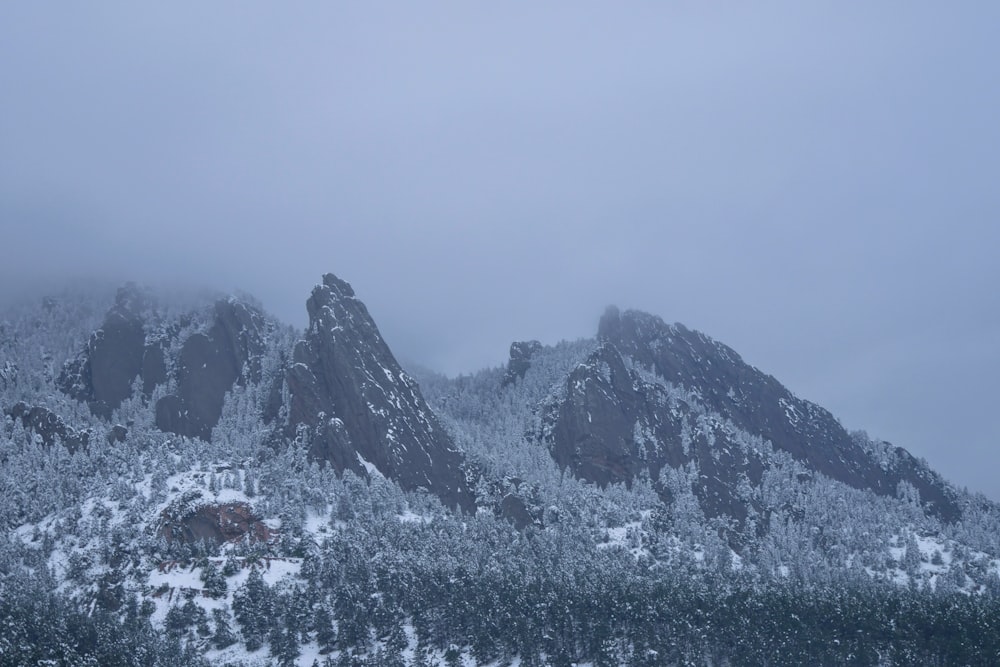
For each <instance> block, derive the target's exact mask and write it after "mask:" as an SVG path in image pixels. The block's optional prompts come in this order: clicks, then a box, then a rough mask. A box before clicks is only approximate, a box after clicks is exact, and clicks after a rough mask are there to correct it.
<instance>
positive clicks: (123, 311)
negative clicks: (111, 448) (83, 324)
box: [56, 285, 270, 440]
mask: <svg viewBox="0 0 1000 667" xmlns="http://www.w3.org/2000/svg"><path fill="white" fill-rule="evenodd" d="M195 315H196V313H189V314H186V315H183V316H181V317H180V318H179V320H178V321H176V322H172V323H169V324H164V323H163V322H160V321H159V320H158V316H157V315H156V313H155V310H154V308H153V305H152V303H151V300H150V299H148V298H147V297H146V295H145V294H144V293H143V292H142V291H141V290H139V289H138V288H136V287H135V286H134V285H128V286H126V287H123V288H122V289H120V290H118V295H117V297H116V299H115V305H114V306H113V307H112V308H111V310H110V311H108V314H107V316H106V317H105V319H104V323H103V324H102V325H101V328H100V329H98V330H97V331H95V332H94V333H93V334H92V335H91V337H90V340H89V341H88V343H87V346H86V347H85V348H84V350H82V351H81V352H80V354H79V355H78V356H77V357H76V358H75V359H73V360H71V361H70V362H68V363H67V364H66V365H65V367H64V368H63V370H62V373H61V374H60V376H59V378H58V380H57V381H56V384H57V386H58V387H59V388H60V389H61V390H62V391H63V392H65V393H67V394H69V395H70V396H72V397H73V398H76V399H77V400H81V401H85V402H86V403H87V405H88V406H89V407H90V410H91V412H93V413H94V414H95V415H98V416H100V417H103V418H105V419H110V418H111V415H112V412H113V411H114V410H115V409H117V408H118V407H119V406H120V405H121V404H122V402H123V401H124V400H125V399H127V398H129V397H131V396H132V394H133V386H134V384H135V383H136V382H139V383H140V384H141V387H142V389H141V391H142V393H143V395H144V396H145V397H147V398H149V397H151V396H152V394H153V391H154V390H155V389H156V387H157V386H159V385H163V384H166V383H167V382H169V381H171V380H173V381H174V383H173V384H174V386H175V387H176V389H175V390H174V391H173V392H172V393H171V394H168V395H166V396H163V397H162V398H160V399H159V400H158V401H157V402H156V405H155V416H156V425H157V427H158V428H159V429H160V430H162V431H165V432H169V433H176V434H177V435H183V436H187V437H191V438H201V439H203V440H208V439H209V438H211V435H212V428H213V427H215V425H216V424H217V423H218V422H219V417H220V416H221V414H222V404H223V401H224V399H225V395H226V392H228V391H229V390H230V389H232V388H233V386H234V385H236V384H241V385H242V384H244V383H246V382H259V381H260V379H261V378H260V375H261V364H260V359H261V355H262V353H263V351H264V346H265V342H266V339H267V334H268V331H269V326H270V325H269V323H268V322H267V321H266V319H265V318H264V316H263V314H262V313H260V311H258V310H257V309H255V308H253V307H252V306H249V305H247V304H245V303H242V302H240V301H238V300H236V299H222V300H219V301H216V302H215V303H214V305H213V306H212V308H211V312H210V314H209V322H208V326H207V330H206V331H204V332H196V333H192V334H190V335H188V336H187V337H186V338H183V334H182V332H183V331H185V330H186V329H187V327H189V325H191V323H192V321H193V320H194V318H195ZM171 369H173V370H171Z"/></svg>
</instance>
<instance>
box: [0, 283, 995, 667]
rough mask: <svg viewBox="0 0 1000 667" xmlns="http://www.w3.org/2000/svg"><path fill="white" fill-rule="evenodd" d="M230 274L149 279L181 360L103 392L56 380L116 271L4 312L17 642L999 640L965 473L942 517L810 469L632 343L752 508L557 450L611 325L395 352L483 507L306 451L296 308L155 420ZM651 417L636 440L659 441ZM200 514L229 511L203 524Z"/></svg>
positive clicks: (567, 660) (291, 653)
mask: <svg viewBox="0 0 1000 667" xmlns="http://www.w3.org/2000/svg"><path fill="white" fill-rule="evenodd" d="M214 298H215V297H212V298H209V299H206V300H205V301H204V302H203V303H201V304H200V305H196V306H192V305H190V303H189V302H186V303H185V304H184V305H183V306H175V305H172V304H170V303H168V302H160V303H159V304H158V305H157V306H156V308H157V310H156V312H157V318H158V319H157V320H156V326H157V327H159V329H158V331H163V332H167V333H169V336H170V337H169V338H167V337H166V336H167V334H164V337H163V338H162V340H166V341H168V342H167V343H165V344H164V349H166V350H167V354H166V355H165V359H166V363H167V368H166V372H165V373H164V377H166V378H168V379H167V380H166V381H165V382H164V383H163V384H162V385H158V386H155V387H152V388H147V389H148V391H146V390H144V389H143V387H142V386H141V384H142V383H141V382H139V381H136V383H135V387H134V388H133V390H132V391H131V392H130V394H129V396H128V397H127V398H126V399H124V400H123V401H122V402H121V404H120V405H118V406H116V407H114V408H113V410H112V411H111V414H110V417H109V418H105V417H104V416H102V415H99V414H95V413H94V411H93V410H92V409H89V408H88V406H87V405H86V403H85V402H82V401H80V400H77V399H76V398H74V397H72V396H70V395H68V394H67V393H66V392H65V391H61V390H60V389H58V387H57V382H58V378H59V375H60V373H61V372H62V370H63V368H64V367H65V366H66V364H67V363H72V362H73V360H74V359H76V358H77V355H78V354H79V351H80V349H81V346H83V345H85V344H86V342H87V341H88V339H91V338H90V337H91V335H92V334H91V332H93V331H94V330H95V329H97V328H98V327H100V326H101V321H102V318H104V316H105V313H106V311H107V310H108V309H109V308H111V307H112V305H113V300H112V298H111V297H110V296H107V297H102V296H100V295H95V294H93V293H91V292H85V293H81V292H77V293H73V292H67V293H64V294H57V295H54V296H52V297H49V298H46V299H45V300H44V301H43V300H40V299H34V300H31V301H26V302H25V303H24V304H22V305H21V306H18V307H15V308H12V309H10V310H8V311H7V312H6V313H4V314H3V315H0V407H2V408H3V409H4V411H5V416H4V421H3V427H2V429H0V529H2V531H3V532H2V537H0V629H2V631H0V664H3V665H26V664H66V665H79V664H83V665H87V664H92V665H119V664H120V665H188V664H220V665H221V664H232V665H240V664H244V665H248V666H249V665H255V664H282V665H286V664H304V665H311V664H313V663H315V664H318V665H326V664H330V665H430V664H446V665H458V664H465V665H473V664H475V665H505V664H520V665H573V664H592V665H619V664H627V665H702V664H707V665H727V664H730V665H801V664H831V665H841V664H843V665H880V664H887V665H888V664H893V665H934V664H940V665H964V664H971V665H991V664H997V663H998V662H1000V576H998V573H1000V512H998V510H997V507H996V506H995V505H994V504H993V503H991V502H989V501H987V500H986V499H985V498H983V497H981V496H977V495H973V494H969V493H967V492H964V491H960V490H957V489H954V490H953V491H954V494H955V498H957V501H956V502H957V506H958V507H959V508H960V510H961V518H960V519H959V520H948V518H947V517H942V516H938V515H936V514H935V513H934V512H931V511H928V509H927V506H926V503H924V502H923V501H922V498H921V496H920V494H919V493H918V491H917V489H915V488H914V487H913V486H912V485H910V484H908V483H906V482H900V483H899V484H898V487H897V488H896V489H895V493H893V494H885V493H876V492H875V491H873V490H871V489H863V488H853V487H851V486H849V485H846V484H844V483H842V482H840V481H836V480H833V479H831V478H829V477H826V476H824V475H822V474H817V473H816V472H815V471H814V470H812V469H810V468H809V467H808V466H807V465H806V464H805V463H803V461H802V460H800V459H797V458H796V457H795V456H793V455H792V454H790V453H788V452H787V451H784V450H781V449H779V448H776V447H774V446H773V445H772V443H770V442H769V441H768V440H766V439H764V438H761V437H760V436H759V435H755V434H753V433H750V432H749V431H747V430H745V429H744V428H742V427H741V426H740V425H739V424H737V423H736V422H735V421H734V419H732V418H729V417H727V416H725V415H722V414H720V413H719V412H718V411H716V410H713V409H712V407H711V405H709V404H708V402H707V400H706V398H705V397H704V396H702V395H700V394H699V393H698V392H696V391H693V390H692V389H691V388H690V387H684V386H681V385H677V384H674V383H672V382H669V381H667V380H666V379H665V378H664V377H662V376H661V375H658V374H657V373H655V372H653V371H651V370H650V368H649V367H647V366H645V365H643V364H642V363H639V362H637V361H635V360H632V359H628V360H626V366H625V371H626V372H627V373H628V374H629V375H628V378H630V379H629V382H632V383H633V384H634V386H635V387H638V388H639V389H641V390H643V391H645V392H646V395H648V396H652V397H654V398H655V401H656V403H655V404H654V403H653V402H652V399H650V404H653V405H655V407H656V408H657V409H662V410H663V411H664V414H670V415H673V417H672V418H673V419H675V420H676V423H677V425H678V426H677V428H678V433H679V434H680V435H679V440H678V442H677V443H672V444H673V445H676V447H677V451H679V452H685V453H687V452H697V451H699V450H698V448H699V447H703V448H704V447H707V445H706V443H717V442H718V443H722V442H724V443H725V446H726V447H727V448H728V449H729V450H731V452H732V453H734V456H735V457H736V458H739V456H745V457H748V458H745V460H750V459H751V458H753V460H755V461H756V460H759V461H763V462H764V463H765V464H766V465H765V466H762V467H761V470H760V476H759V479H758V478H756V477H755V476H754V474H745V475H742V476H740V475H737V478H738V480H739V481H738V483H737V484H736V488H734V489H733V490H732V493H733V497H734V498H738V499H741V501H742V502H743V504H744V505H745V507H746V508H747V512H746V515H745V516H741V517H733V516H729V515H726V514H719V513H717V512H714V511H706V508H709V506H708V505H707V504H706V502H705V496H704V494H703V489H704V485H705V481H704V479H703V474H702V467H703V466H704V465H705V460H704V459H698V458H696V457H695V456H694V455H692V456H691V458H690V460H687V461H686V462H684V463H683V464H681V465H678V466H677V467H671V466H669V465H668V466H664V467H663V468H662V469H657V470H656V473H655V474H653V473H651V472H650V471H649V469H648V468H647V467H643V466H638V467H637V468H636V470H637V472H636V473H635V475H634V476H633V477H632V478H630V479H629V480H628V482H627V483H610V484H606V485H603V486H602V485H599V484H597V483H594V482H590V481H587V480H585V479H581V478H579V477H578V476H576V475H575V474H573V469H572V468H571V467H569V466H565V465H563V466H561V465H560V464H559V463H557V461H556V460H555V459H554V457H553V453H552V447H553V446H554V445H553V444H552V442H551V441H550V440H546V433H548V432H549V431H547V429H549V430H551V423H550V421H548V420H551V419H552V415H553V414H554V408H553V406H558V405H562V404H563V403H561V402H565V401H566V400H567V394H569V393H572V392H573V391H574V387H573V386H572V384H569V385H568V384H567V380H566V378H567V377H569V376H570V375H571V373H572V372H573V371H574V369H578V368H580V367H581V364H586V363H590V361H589V360H591V359H592V358H593V357H592V355H593V353H594V352H595V350H596V349H597V347H598V345H599V344H600V343H599V341H597V340H594V339H584V340H580V341H575V342H564V343H560V344H557V345H554V346H538V347H537V349H536V348H534V347H532V348H531V349H532V352H531V357H530V362H528V363H526V364H525V366H524V367H522V369H521V372H520V373H519V374H514V375H512V374H511V373H510V368H509V367H501V368H494V369H486V370H483V371H480V372H478V373H475V374H472V375H465V376H460V377H457V378H447V377H444V376H441V375H438V374H435V373H433V372H431V371H427V370H425V369H421V368H419V367H416V366H413V365H411V367H410V368H409V369H408V370H409V371H410V373H411V374H412V376H413V377H414V378H415V379H416V381H417V383H418V384H419V387H420V389H421V391H422V395H423V397H425V398H426V401H427V405H429V407H430V408H431V409H433V410H434V412H435V413H436V415H437V419H438V420H439V421H440V425H441V427H442V428H444V429H445V430H446V431H447V433H448V435H449V437H450V438H451V440H452V441H453V442H454V443H455V445H456V446H457V447H458V448H459V449H460V450H461V451H462V452H463V455H464V457H465V459H464V464H463V465H464V468H463V470H464V474H465V475H466V478H465V479H464V480H463V484H468V486H469V488H471V489H472V490H473V492H474V494H475V498H476V506H475V508H474V510H473V511H462V510H461V509H455V508H450V507H447V506H446V505H445V504H444V503H443V502H442V500H441V498H440V497H439V496H438V495H436V494H434V493H431V492H428V491H427V490H423V489H419V488H418V489H414V490H408V491H404V490H403V489H401V488H400V486H398V485H397V484H396V483H395V482H394V481H393V480H392V479H388V478H386V477H385V476H384V475H383V474H382V473H381V472H380V471H379V470H378V469H377V467H375V466H372V465H371V463H370V462H365V461H362V463H367V464H368V465H367V466H365V465H361V466H356V467H358V468H359V471H360V473H363V474H359V472H355V471H354V470H352V469H350V468H348V469H346V470H344V471H342V472H339V473H338V471H337V470H336V468H335V466H334V465H332V464H330V463H327V462H324V461H321V460H317V457H316V456H314V455H312V454H311V453H310V452H315V448H313V449H311V446H312V445H313V442H314V441H313V440H312V439H311V438H313V437H314V432H312V431H310V430H309V429H307V428H304V427H302V426H299V427H297V428H295V427H294V425H293V427H292V428H289V427H287V424H288V420H287V407H282V408H280V409H277V410H275V409H274V405H275V399H274V397H275V394H276V393H277V395H278V396H279V398H280V397H281V394H282V393H284V394H286V395H287V393H288V387H287V383H284V382H283V380H282V378H283V375H282V374H283V373H284V372H285V370H286V368H287V366H288V363H289V360H290V359H292V358H293V347H294V344H295V341H296V340H298V339H299V338H300V337H301V336H302V333H301V332H297V331H294V330H292V329H291V328H289V327H285V326H283V325H280V324H279V323H277V322H272V321H270V320H268V324H267V326H266V327H263V326H262V327H261V328H260V331H261V332H263V333H262V334H261V335H262V341H263V342H262V346H261V351H260V353H259V355H258V356H257V357H255V363H256V364H257V365H256V366H255V369H259V370H255V373H256V374H245V375H244V376H240V377H246V378H248V379H247V380H246V381H242V380H238V381H235V382H234V383H233V384H232V386H231V388H229V389H228V391H227V392H226V393H225V399H224V401H223V403H222V408H221V414H220V415H219V417H218V421H217V423H216V424H215V425H214V426H213V427H212V428H211V437H210V438H208V439H203V438H201V437H190V436H187V435H183V434H177V433H165V432H164V431H163V430H162V429H161V428H160V426H162V422H161V423H160V424H159V425H158V424H157V415H156V410H155V406H156V405H157V402H158V401H159V400H160V399H162V398H163V397H164V396H169V395H173V394H172V392H173V393H177V392H178V391H179V389H178V387H177V381H176V380H174V379H172V378H175V377H181V378H183V372H178V371H177V369H174V368H171V364H175V363H177V362H176V361H174V360H175V359H178V358H180V357H179V354H180V353H179V352H177V350H179V349H181V346H182V344H183V343H184V342H185V341H186V340H187V338H188V337H190V336H191V335H194V334H202V335H204V336H206V338H207V339H208V340H212V336H211V332H212V331H213V329H212V327H213V326H215V324H214V323H215V322H217V319H213V318H217V312H218V309H217V306H214V305H213V303H217V302H213V301H212V299H214ZM243 301H244V302H246V303H247V304H249V305H248V306H247V307H248V308H250V307H252V308H255V309H256V308H258V306H257V305H256V304H254V303H253V302H252V300H249V299H247V298H246V297H243ZM145 326H146V327H147V332H146V335H147V339H148V340H152V336H150V333H149V330H148V329H149V328H150V325H149V324H146V325H145ZM206 332H208V333H206ZM91 340H92V339H91ZM157 340H161V339H157ZM170 346H173V352H171V347H170ZM595 372H606V371H603V370H601V369H597V371H595ZM599 379H600V378H599V377H598V380H599ZM275 388H277V389H275ZM639 389H637V391H638V390H639ZM18 404H24V405H25V406H26V408H25V409H23V410H20V411H18V410H14V407H15V406H17V405H18ZM281 404H282V405H283V406H287V404H288V402H287V397H286V399H285V400H284V401H283V402H282V403H281ZM27 408H33V409H36V410H35V412H33V413H30V414H29V412H28V411H27ZM41 409H44V412H41V411H40V410H41ZM271 413H273V414H271ZM268 415H270V416H268ZM53 420H58V422H59V424H61V425H62V426H61V427H58V428H57V427H56V426H54V425H55V424H56V422H55V421H53ZM650 423H652V421H651V422H650ZM116 428H117V429H119V430H116ZM640 431H642V429H641V428H637V432H636V435H635V440H634V442H635V443H637V445H639V447H638V450H637V451H640V452H641V453H642V455H643V456H646V457H648V458H644V459H642V461H643V462H645V461H647V460H652V459H653V456H654V450H656V449H657V448H662V447H665V446H667V444H670V443H662V442H657V441H656V440H655V438H653V436H652V435H650V433H652V431H651V430H650V431H647V432H640ZM45 434H48V441H47V439H46V437H45ZM84 434H85V435H84ZM338 437H340V436H338ZM71 438H72V442H73V443H77V444H76V445H74V446H72V447H71V446H68V442H69V441H70V439H71ZM851 438H852V442H853V443H854V445H856V446H857V447H858V448H859V449H861V450H863V451H865V452H866V453H867V455H868V456H870V457H871V458H872V460H874V461H878V462H881V463H880V464H881V465H883V466H884V467H885V469H887V470H891V469H892V466H894V465H898V464H897V463H896V461H898V460H899V456H898V454H897V453H896V450H895V448H893V447H891V446H889V445H887V444H886V443H882V442H880V441H878V440H877V439H874V438H871V437H869V436H868V435H867V434H865V433H863V432H860V431H859V432H854V433H852V434H851ZM79 443H84V444H79ZM630 446H631V445H630ZM705 451H707V452H708V453H707V456H709V457H711V456H712V452H711V449H710V448H709V449H706V450H705ZM754 457H755V458H754ZM949 488H950V487H949ZM709 509H710V508H709ZM213 512H214V514H212V513H213ZM205 517H208V518H210V519H211V518H213V517H214V519H213V520H214V521H216V524H218V523H226V522H227V521H228V522H229V523H231V524H233V525H230V526H222V529H219V526H218V525H215V524H213V525H212V526H211V530H222V532H221V533H220V534H221V535H222V537H221V538H215V537H213V536H214V535H215V534H216V533H214V532H211V531H208V532H206V530H207V529H205V528H204V524H205V522H206V521H207V519H205ZM223 517H225V520H223ZM199 522H200V523H199ZM240 522H242V523H240ZM209 523H210V522H209ZM236 524H239V525H238V526H236ZM168 526H169V527H172V528H171V530H172V531H173V532H171V530H167V529H166V527H168ZM234 526H235V527H234ZM226 530H229V531H231V532H225V531H226ZM183 531H187V532H183ZM199 531H201V532H199ZM182 535H183V537H182ZM232 535H236V537H235V538H234V539H230V537H231V536H232Z"/></svg>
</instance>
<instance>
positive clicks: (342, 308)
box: [287, 274, 475, 511]
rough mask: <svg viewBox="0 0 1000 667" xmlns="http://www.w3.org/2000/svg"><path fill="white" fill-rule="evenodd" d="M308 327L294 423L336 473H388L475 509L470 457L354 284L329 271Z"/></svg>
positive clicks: (295, 381)
mask: <svg viewBox="0 0 1000 667" xmlns="http://www.w3.org/2000/svg"><path fill="white" fill-rule="evenodd" d="M306 308H307V310H308V312H309V328H308V330H307V332H306V335H305V338H304V339H303V340H301V341H299V343H298V344H297V345H296V346H295V352H294V356H293V359H292V364H291V366H290V368H289V370H288V373H287V384H288V388H289V392H290V396H291V404H290V408H289V416H290V422H291V427H292V428H293V429H302V428H303V427H304V428H305V432H306V434H307V437H308V438H309V442H310V450H309V451H310V454H311V455H312V456H313V457H314V458H316V459H319V460H321V461H325V462H328V463H329V464H330V465H332V466H333V467H334V468H335V469H336V470H337V471H338V472H343V471H344V470H348V469H349V470H353V471H354V472H356V473H358V474H360V475H363V476H370V475H373V474H382V475H385V476H386V477H389V478H391V479H393V480H395V481H396V482H398V483H399V485H400V486H401V487H403V488H404V489H418V488H424V489H427V490H428V491H430V492H432V493H434V494H436V495H437V496H439V497H440V498H441V499H442V500H443V501H444V503H445V504H447V505H449V506H451V507H460V508H462V509H463V510H466V511H471V510H472V509H473V508H474V506H475V497H474V495H473V493H472V491H471V489H470V487H469V483H468V481H467V480H466V471H465V465H464V455H463V454H462V452H461V451H460V450H459V449H458V448H456V447H455V445H454V443H453V442H452V440H451V438H450V437H449V436H448V434H447V433H446V432H445V430H444V429H443V428H442V426H441V424H440V423H439V422H438V420H437V417H436V416H435V415H434V413H433V412H432V411H431V409H430V408H429V407H428V406H427V404H426V402H425V401H424V398H423V396H422V395H421V393H420V388H419V387H418V386H417V383H416V382H414V381H413V379H411V378H410V377H409V376H408V375H407V374H406V373H404V372H403V370H402V369H401V368H400V366H399V364H398V363H397V362H396V359H395V358H394V357H393V355H392V352H391V351H390V350H389V347H388V345H386V343H385V341H384V340H383V339H382V336H381V334H380V333H379V330H378V328H377V327H376V326H375V322H374V321H373V320H372V318H371V316H370V315H369V314H368V310H367V308H366V307H365V305H364V304H363V303H362V302H361V301H360V300H358V298H357V297H356V296H355V294H354V290H353V289H352V288H351V286H350V285H349V284H348V283H346V282H344V281H343V280H340V279H339V278H337V277H336V276H334V275H333V274H327V275H325V276H323V283H322V284H321V285H317V286H316V287H315V288H314V289H313V291H312V295H311V296H310V297H309V300H308V301H307V303H306Z"/></svg>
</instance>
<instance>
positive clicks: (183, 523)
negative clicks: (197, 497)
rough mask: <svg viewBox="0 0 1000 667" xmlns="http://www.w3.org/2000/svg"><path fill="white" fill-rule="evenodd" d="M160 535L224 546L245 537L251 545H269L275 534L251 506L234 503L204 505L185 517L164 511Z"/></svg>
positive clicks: (182, 540)
mask: <svg viewBox="0 0 1000 667" xmlns="http://www.w3.org/2000/svg"><path fill="white" fill-rule="evenodd" d="M160 535H161V536H162V537H163V538H164V539H166V540H167V542H181V543H183V544H193V543H196V542H201V541H203V540H204V541H208V542H211V543H215V544H221V543H223V542H238V541H239V540H242V539H244V538H245V537H246V538H248V539H249V540H250V541H251V542H267V541H268V540H269V539H270V537H271V531H270V529H269V528H268V527H267V525H266V524H264V522H263V521H261V519H260V517H258V516H256V515H255V514H254V512H253V510H251V508H250V506H249V505H247V504H246V503H242V502H233V503H222V504H209V505H202V506H200V507H198V508H197V509H193V510H191V511H188V512H185V513H182V514H178V513H174V512H171V510H170V509H167V510H164V511H163V513H162V515H161V524H160Z"/></svg>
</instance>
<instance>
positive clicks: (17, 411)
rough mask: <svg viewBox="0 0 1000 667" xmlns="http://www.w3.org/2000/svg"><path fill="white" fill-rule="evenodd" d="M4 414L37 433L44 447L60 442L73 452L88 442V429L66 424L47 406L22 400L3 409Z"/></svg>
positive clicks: (85, 445) (84, 446)
mask: <svg viewBox="0 0 1000 667" xmlns="http://www.w3.org/2000/svg"><path fill="white" fill-rule="evenodd" d="M4 414H6V415H8V416H9V417H10V418H11V419H14V420H15V421H16V420H20V421H21V425H22V426H23V427H24V428H25V429H28V430H30V431H32V432H33V433H35V434H36V435H38V436H39V437H40V438H41V439H42V443H43V444H44V445H45V446H46V447H51V446H52V445H54V444H56V443H57V442H61V443H62V444H63V445H64V446H65V447H66V449H68V450H69V451H70V452H75V451H76V450H78V449H81V448H86V447H87V445H89V444H90V431H89V430H81V431H77V430H75V429H74V428H73V427H71V426H67V425H66V424H65V422H63V420H62V419H60V417H59V415H57V414H56V413H54V412H52V411H51V410H49V409H47V408H43V407H40V406H37V405H35V406H30V405H28V404H27V403H24V402H23V401H22V402H18V403H15V404H14V405H13V406H11V407H10V408H8V409H6V410H4Z"/></svg>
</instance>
